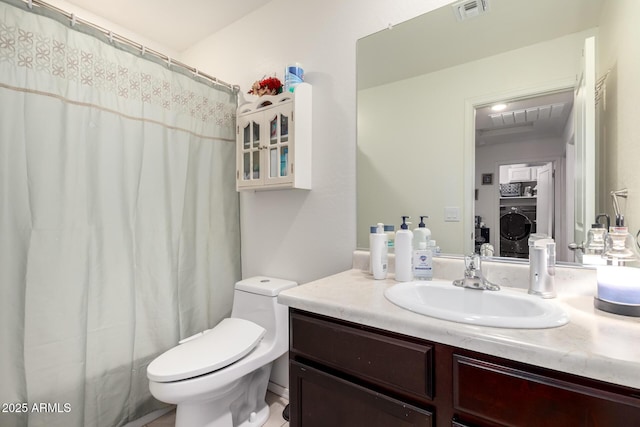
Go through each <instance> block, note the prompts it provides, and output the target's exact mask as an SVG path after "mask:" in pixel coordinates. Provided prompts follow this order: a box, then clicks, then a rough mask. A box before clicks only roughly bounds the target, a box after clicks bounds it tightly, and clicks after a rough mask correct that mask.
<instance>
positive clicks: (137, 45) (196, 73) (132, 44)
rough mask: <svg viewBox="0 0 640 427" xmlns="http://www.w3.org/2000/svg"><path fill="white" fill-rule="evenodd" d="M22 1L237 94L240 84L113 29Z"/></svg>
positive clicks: (38, 1)
mask: <svg viewBox="0 0 640 427" xmlns="http://www.w3.org/2000/svg"><path fill="white" fill-rule="evenodd" d="M21 1H22V2H23V3H25V4H26V5H27V7H28V8H29V9H33V6H38V7H43V8H45V9H49V10H52V11H54V12H57V13H59V14H61V15H63V16H64V17H65V18H67V19H69V21H70V24H71V26H72V27H73V26H75V25H76V24H77V23H80V24H83V25H87V26H88V27H91V28H93V29H95V30H98V31H100V32H101V33H103V34H104V35H106V36H107V38H108V40H109V42H110V43H113V42H114V41H117V42H118V43H121V44H124V45H127V46H130V47H133V48H135V49H137V50H139V51H140V53H141V54H142V55H145V54H149V55H153V56H155V57H156V58H159V59H161V60H162V61H165V62H166V63H167V65H168V66H169V67H171V66H172V65H175V66H177V67H180V68H184V69H185V70H187V71H189V72H191V73H192V74H193V75H194V76H196V77H201V78H203V79H205V80H208V81H210V82H211V83H213V84H215V85H219V86H223V87H226V88H228V89H231V90H232V91H233V92H234V93H235V94H237V93H238V92H239V91H240V86H238V85H232V84H230V83H227V82H225V81H222V80H220V79H218V78H217V77H212V76H210V75H209V74H206V73H203V72H201V71H199V70H198V69H197V68H195V67H191V66H189V65H187V64H184V63H183V62H180V61H176V60H175V59H172V58H171V57H170V56H168V55H165V54H163V53H161V52H158V51H156V50H153V49H149V48H147V47H146V46H144V45H143V44H141V43H137V42H135V41H133V40H131V39H128V38H126V37H124V36H121V35H120V34H116V33H114V32H113V31H109V30H107V29H105V28H103V27H101V26H99V25H97V24H94V23H93V22H90V21H87V20H85V19H82V18H78V17H77V16H76V15H75V14H73V13H69V12H67V11H65V10H62V9H60V8H58V7H56V6H54V5H52V4H49V3H46V2H44V1H41V0H21Z"/></svg>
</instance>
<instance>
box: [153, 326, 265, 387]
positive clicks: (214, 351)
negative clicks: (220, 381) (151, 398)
mask: <svg viewBox="0 0 640 427" xmlns="http://www.w3.org/2000/svg"><path fill="white" fill-rule="evenodd" d="M265 333H266V330H265V329H264V328H263V327H262V326H260V325H257V324H255V323H253V322H251V321H249V320H245V319H238V318H227V319H223V320H222V321H221V322H220V323H218V324H217V325H216V326H215V327H214V328H213V329H211V330H209V331H208V332H206V333H204V334H203V335H202V336H200V337H198V338H196V339H193V340H190V341H187V342H185V343H184V344H180V345H178V346H176V347H173V348H172V349H169V350H167V351H166V352H164V353H163V354H161V355H160V356H158V357H157V358H156V359H155V360H154V361H153V362H151V363H150V364H149V366H148V367H147V378H149V379H150V380H151V381H156V382H170V381H179V380H183V379H187V378H193V377H196V376H198V375H204V374H208V373H209V372H213V371H216V370H218V369H222V368H224V367H225V366H228V365H230V364H232V363H234V362H236V361H238V360H240V359H242V358H243V357H244V356H246V355H247V354H248V353H249V352H250V351H251V350H253V349H254V347H256V346H257V345H258V344H259V343H260V341H261V340H262V338H263V337H264V335H265Z"/></svg>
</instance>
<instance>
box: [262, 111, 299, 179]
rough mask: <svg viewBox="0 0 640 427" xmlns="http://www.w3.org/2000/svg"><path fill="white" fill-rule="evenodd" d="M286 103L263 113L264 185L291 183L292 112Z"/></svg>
mask: <svg viewBox="0 0 640 427" xmlns="http://www.w3.org/2000/svg"><path fill="white" fill-rule="evenodd" d="M291 106H292V104H291V103H287V104H285V105H281V106H278V107H274V108H270V109H269V110H267V111H265V112H264V119H263V120H264V124H265V130H266V131H267V132H268V134H267V135H266V138H265V142H266V143H265V146H264V147H265V148H264V151H265V152H264V156H265V163H264V171H265V177H264V181H265V182H264V184H265V185H281V184H284V183H287V182H292V181H293V170H292V163H291V159H292V158H293V149H294V146H293V141H294V135H293V131H294V126H293V110H292V108H291Z"/></svg>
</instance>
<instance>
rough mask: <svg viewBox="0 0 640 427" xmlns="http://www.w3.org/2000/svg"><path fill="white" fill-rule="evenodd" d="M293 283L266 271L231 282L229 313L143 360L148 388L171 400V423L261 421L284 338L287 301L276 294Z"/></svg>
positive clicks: (244, 424) (234, 426) (216, 425)
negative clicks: (263, 274)
mask: <svg viewBox="0 0 640 427" xmlns="http://www.w3.org/2000/svg"><path fill="white" fill-rule="evenodd" d="M294 286H296V283H295V282H292V281H289V280H282V279H273V278H269V277H252V278H250V279H246V280H242V281H240V282H238V283H236V286H235V292H234V296H233V309H232V311H231V317H230V318H228V319H224V320H223V321H221V322H220V323H218V325H216V326H215V327H214V328H213V329H210V330H209V331H206V332H204V333H202V334H198V335H196V336H194V337H193V338H192V339H186V340H183V341H182V342H183V344H180V345H178V346H177V347H174V348H172V349H170V350H168V351H166V352H165V353H163V354H161V355H160V356H158V357H157V358H156V359H155V360H154V361H153V362H151V363H150V364H149V366H148V367H147V378H149V389H150V391H151V394H152V395H153V396H154V397H155V398H156V399H158V400H160V401H163V402H167V403H173V404H176V405H177V411H176V427H205V426H206V427H257V426H262V425H263V424H264V423H265V422H266V421H267V419H268V418H269V406H268V405H267V404H266V402H265V395H266V392H267V385H268V383H269V375H270V373H271V364H272V362H273V361H274V360H275V359H277V358H278V357H280V356H282V355H283V354H284V353H285V352H286V351H287V349H288V341H289V340H288V338H289V322H288V316H287V307H286V306H284V305H281V304H278V302H277V297H278V294H279V293H280V291H283V290H285V289H289V288H291V287H294Z"/></svg>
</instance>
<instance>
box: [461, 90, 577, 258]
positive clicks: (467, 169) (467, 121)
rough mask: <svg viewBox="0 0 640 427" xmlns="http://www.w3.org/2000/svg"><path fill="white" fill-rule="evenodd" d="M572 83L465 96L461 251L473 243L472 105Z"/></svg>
mask: <svg viewBox="0 0 640 427" xmlns="http://www.w3.org/2000/svg"><path fill="white" fill-rule="evenodd" d="M575 87H576V81H575V79H570V78H565V79H559V80H554V81H549V82H544V83H540V84H538V85H534V86H527V87H523V88H521V89H516V90H508V91H504V92H494V93H491V94H487V95H482V96H479V97H473V98H467V99H466V100H465V106H464V109H465V112H464V146H463V150H464V156H463V165H464V177H463V179H464V193H465V196H464V198H465V201H466V202H465V203H464V211H463V218H464V220H463V221H464V225H463V236H466V238H465V243H464V245H463V247H464V251H465V253H468V254H471V253H473V252H474V246H475V226H474V224H475V221H474V215H475V172H476V167H475V162H476V131H475V129H476V121H475V111H476V108H478V107H482V106H486V105H488V104H491V103H494V102H498V101H505V100H515V99H523V98H531V97H534V96H539V95H545V94H551V93H555V92H563V91H567V90H573V91H574V92H575Z"/></svg>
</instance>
